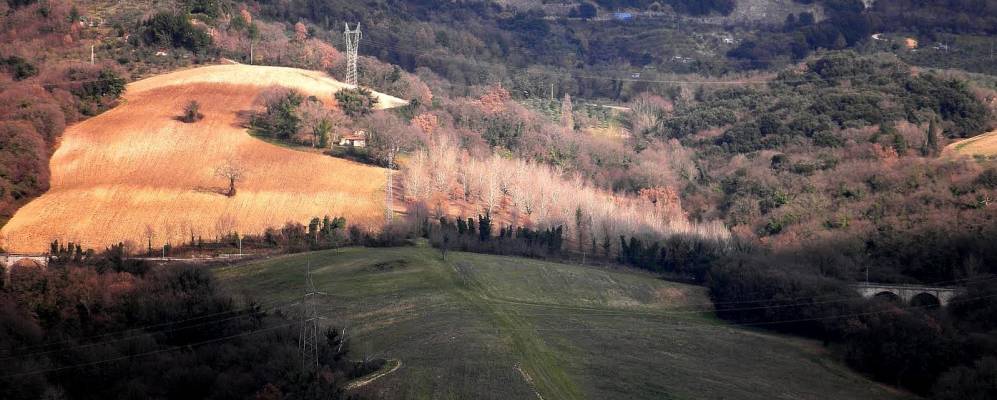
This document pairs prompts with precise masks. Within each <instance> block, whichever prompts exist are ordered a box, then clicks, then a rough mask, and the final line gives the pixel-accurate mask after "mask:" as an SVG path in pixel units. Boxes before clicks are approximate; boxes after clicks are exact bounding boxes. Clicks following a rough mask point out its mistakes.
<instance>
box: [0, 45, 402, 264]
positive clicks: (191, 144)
mask: <svg viewBox="0 0 997 400" xmlns="http://www.w3.org/2000/svg"><path fill="white" fill-rule="evenodd" d="M277 84H279V85H283V86H289V87H293V88H295V89H298V90H300V91H302V92H303V93H306V94H309V95H314V96H316V97H318V98H320V99H321V100H322V101H323V102H325V103H326V104H334V100H333V98H332V96H333V93H334V92H335V91H337V90H339V89H340V88H342V87H345V86H346V85H345V84H342V83H340V82H338V81H335V80H333V79H331V78H329V77H327V76H325V75H324V74H322V73H320V72H314V71H305V70H300V69H294V68H283V67H263V66H249V65H238V64H232V65H216V66H208V67H202V68H195V69H189V70H183V71H178V72H174V73H170V74H166V75H160V76H156V77H152V78H149V79H145V80H142V81H138V82H135V83H132V84H130V85H129V86H128V90H127V92H126V95H125V98H124V101H123V104H122V105H121V106H119V107H117V108H115V109H113V110H110V111H108V112H106V113H104V114H102V115H100V116H97V117H95V118H91V119H89V120H87V121H85V122H82V123H80V124H77V125H74V126H72V127H70V128H69V129H67V130H66V132H65V134H64V136H63V139H62V144H61V145H60V147H59V149H58V150H57V151H56V152H55V154H54V155H53V156H52V159H51V161H50V166H51V170H52V184H51V188H50V189H49V191H48V192H47V193H45V194H44V195H43V196H41V197H39V198H37V199H35V200H34V201H32V202H30V203H28V204H27V205H26V206H24V207H23V208H21V209H20V210H18V212H17V213H16V214H15V215H14V217H13V218H12V219H11V220H10V222H9V223H8V224H7V225H5V226H4V227H3V229H2V230H0V235H2V237H3V238H4V239H5V240H4V242H3V247H4V248H6V249H8V250H14V251H44V250H46V249H48V246H49V243H50V242H51V241H52V240H54V239H59V240H60V241H63V242H65V241H73V242H76V243H82V244H83V245H84V246H87V247H93V248H102V247H104V246H107V245H109V244H113V243H117V242H119V241H128V240H130V241H134V242H136V243H140V244H141V245H143V247H144V245H146V244H147V241H148V239H149V238H148V235H147V231H149V230H151V231H153V238H152V245H153V246H159V245H162V244H163V243H165V242H167V241H169V242H171V243H174V244H175V243H178V242H180V241H182V240H184V239H185V238H186V239H187V240H189V239H190V237H191V234H193V235H195V236H203V237H204V238H205V239H207V238H213V237H215V236H217V235H221V234H225V233H226V232H231V231H239V232H260V231H262V230H263V229H264V228H266V227H268V226H279V225H282V224H283V223H284V222H286V221H289V220H292V221H296V222H307V220H308V219H310V218H312V217H315V216H319V217H321V216H324V215H331V216H340V215H342V216H345V217H346V218H347V220H348V221H349V222H350V223H355V222H356V223H377V221H379V218H380V216H381V215H383V214H382V211H381V199H382V198H383V196H384V194H383V193H384V188H383V186H384V171H383V170H382V169H379V168H373V167H370V166H366V165H362V164H358V163H354V162H350V161H346V160H342V159H336V158H331V157H326V156H322V155H319V154H312V153H306V152H299V151H294V150H290V149H286V148H282V147H279V146H276V145H272V144H268V143H265V142H263V141H261V140H258V139H256V138H253V137H251V136H250V135H249V134H247V132H246V129H245V128H244V123H245V121H244V119H245V118H246V115H247V114H248V112H249V111H250V110H252V108H253V101H254V99H255V98H256V96H257V95H258V94H259V93H260V92H261V91H262V90H264V89H265V88H267V87H268V86H270V85H277ZM378 97H379V100H380V103H379V106H380V107H382V108H383V107H395V106H398V105H401V104H404V101H402V100H399V99H397V98H394V97H391V96H387V95H383V94H378ZM191 100H197V101H198V102H200V103H201V104H202V112H203V113H204V114H205V118H204V120H202V121H200V122H197V123H193V124H186V123H183V122H181V121H179V120H178V118H177V117H178V116H179V115H180V114H181V112H182V109H183V107H184V105H185V104H187V102H189V101H191ZM228 160H234V162H235V163H237V164H239V165H241V166H242V167H243V168H244V169H245V171H246V178H245V179H244V182H242V183H239V184H238V185H237V188H238V193H237V194H236V196H234V197H226V196H224V195H221V194H219V193H218V192H219V191H220V189H223V188H224V187H226V185H227V182H226V181H225V180H224V179H221V178H219V177H217V176H215V174H214V171H215V169H216V168H217V167H218V166H219V165H221V164H224V163H225V162H226V161H228Z"/></svg>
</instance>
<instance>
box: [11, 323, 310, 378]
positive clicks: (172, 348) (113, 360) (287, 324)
mask: <svg viewBox="0 0 997 400" xmlns="http://www.w3.org/2000/svg"><path fill="white" fill-rule="evenodd" d="M292 325H295V323H286V324H281V325H275V326H271V327H269V328H261V329H257V330H254V331H249V332H243V333H238V334H234V335H229V336H225V337H220V338H215V339H210V340H205V341H202V342H197V343H191V344H186V345H182V346H173V347H170V348H166V349H159V350H152V351H147V352H143V353H138V354H130V355H127V356H121V357H115V358H109V359H103V360H97V361H93V362H87V363H82V364H74V365H67V366H64V367H58V368H49V369H43V370H34V371H28V372H20V373H16V374H10V375H4V376H2V377H0V379H7V378H17V377H22V376H30V375H37V374H44V373H48V372H57V371H64V370H68V369H74V368H80V367H90V366H94V365H100V364H105V363H109V362H115V361H122V360H127V359H130V358H136V357H146V356H150V355H155V354H160V353H166V352H170V351H175V350H181V349H185V348H191V347H197V346H203V345H205V344H210V343H216V342H223V341H226V340H232V339H235V338H239V337H243V336H249V335H255V334H257V333H261V332H269V331H274V330H277V329H282V328H286V327H289V326H292Z"/></svg>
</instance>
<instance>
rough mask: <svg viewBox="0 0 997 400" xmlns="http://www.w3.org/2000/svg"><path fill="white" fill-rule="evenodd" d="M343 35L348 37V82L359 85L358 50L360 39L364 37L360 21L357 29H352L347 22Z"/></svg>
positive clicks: (348, 83)
mask: <svg viewBox="0 0 997 400" xmlns="http://www.w3.org/2000/svg"><path fill="white" fill-rule="evenodd" d="M343 36H344V37H345V39H346V84H347V85H353V86H357V50H358V49H360V39H361V38H363V33H361V32H360V23H359V22H358V23H357V27H356V29H353V30H350V24H349V23H348V22H347V23H346V30H344V31H343Z"/></svg>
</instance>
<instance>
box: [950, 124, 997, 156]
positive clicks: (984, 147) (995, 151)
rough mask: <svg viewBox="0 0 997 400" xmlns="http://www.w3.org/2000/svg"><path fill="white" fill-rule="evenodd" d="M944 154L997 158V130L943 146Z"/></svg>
mask: <svg viewBox="0 0 997 400" xmlns="http://www.w3.org/2000/svg"><path fill="white" fill-rule="evenodd" d="M944 153H945V154H951V155H955V154H961V155H967V156H983V157H993V156H997V130H994V131H990V132H988V133H984V134H982V135H979V136H974V137H971V138H969V139H963V140H960V141H958V142H954V143H952V144H950V145H948V146H945V151H944Z"/></svg>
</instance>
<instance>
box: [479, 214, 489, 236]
mask: <svg viewBox="0 0 997 400" xmlns="http://www.w3.org/2000/svg"><path fill="white" fill-rule="evenodd" d="M491 237H492V217H491V215H490V214H489V213H485V215H480V214H479V215H478V238H479V239H480V240H481V241H482V242H486V241H488V240H489V239H491Z"/></svg>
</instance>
